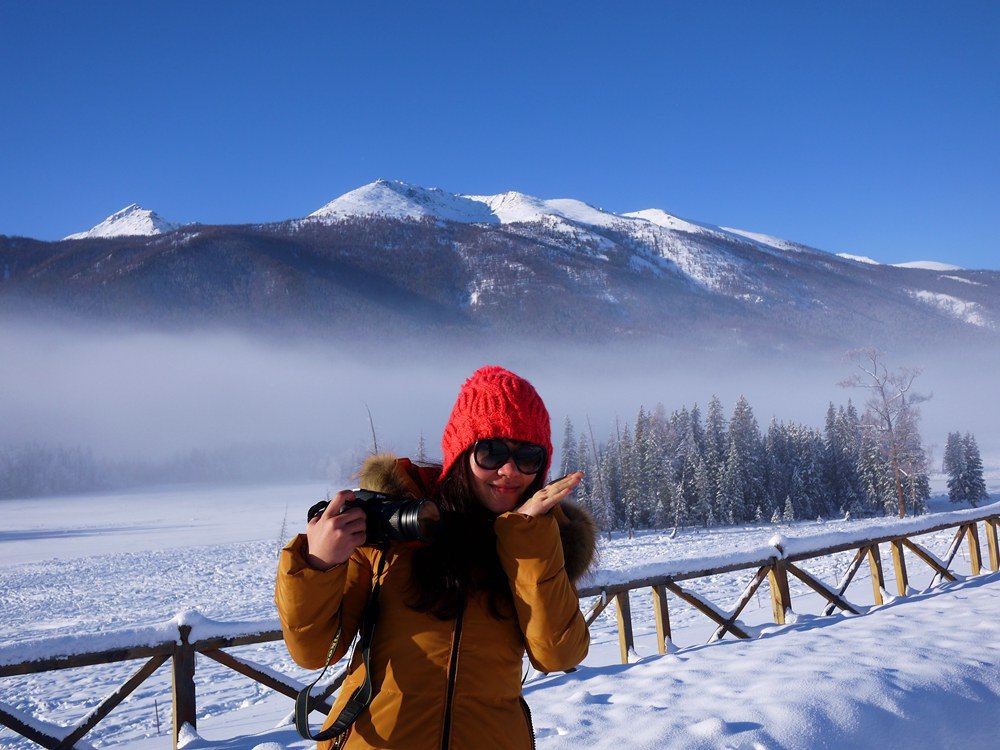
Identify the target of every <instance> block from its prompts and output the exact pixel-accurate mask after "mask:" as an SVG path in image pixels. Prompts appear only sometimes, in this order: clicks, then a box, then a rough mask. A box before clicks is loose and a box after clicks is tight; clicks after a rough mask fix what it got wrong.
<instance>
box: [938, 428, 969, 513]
mask: <svg viewBox="0 0 1000 750" xmlns="http://www.w3.org/2000/svg"><path fill="white" fill-rule="evenodd" d="M942 464H943V466H942V468H943V469H944V471H945V473H946V474H947V475H948V500H950V501H951V502H953V503H964V502H965V500H966V497H965V494H966V491H965V485H964V484H963V480H964V478H965V443H964V442H963V440H962V434H961V433H959V432H949V433H948V441H947V442H946V443H945V446H944V460H943V462H942Z"/></svg>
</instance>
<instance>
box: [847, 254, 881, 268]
mask: <svg viewBox="0 0 1000 750" xmlns="http://www.w3.org/2000/svg"><path fill="white" fill-rule="evenodd" d="M837 257H838V258H843V259H844V260H853V261H854V262H855V263H864V264H865V265H866V266H879V265H881V263H879V262H878V261H877V260H875V259H874V258H869V257H868V256H867V255H854V254H853V253H837Z"/></svg>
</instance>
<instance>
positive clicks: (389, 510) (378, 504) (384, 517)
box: [306, 490, 441, 546]
mask: <svg viewBox="0 0 1000 750" xmlns="http://www.w3.org/2000/svg"><path fill="white" fill-rule="evenodd" d="M353 492H354V501H353V502H351V501H348V502H346V503H344V507H343V509H342V510H341V511H340V512H341V513H343V512H344V511H345V510H347V509H349V508H361V510H363V511H364V512H365V541H364V544H365V545H367V546H375V545H379V544H384V543H386V542H413V541H419V542H430V541H432V540H433V539H434V534H435V532H436V530H437V526H438V522H439V521H440V520H441V511H440V510H439V509H438V507H437V505H435V504H434V503H432V502H431V501H430V500H409V499H407V498H402V497H396V496H395V495H387V494H385V493H384V492H374V491H372V490H354V491H353ZM329 504H330V501H329V500H320V501H319V502H318V503H316V504H315V505H313V506H312V507H311V508H310V509H309V512H308V513H307V514H306V517H307V518H306V520H307V522H308V521H311V520H313V518H315V517H316V516H318V515H320V514H321V513H322V512H323V511H324V510H326V506H328V505H329Z"/></svg>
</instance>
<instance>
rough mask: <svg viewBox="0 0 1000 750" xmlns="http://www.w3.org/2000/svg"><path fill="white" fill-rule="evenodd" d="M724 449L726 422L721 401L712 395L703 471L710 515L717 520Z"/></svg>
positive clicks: (706, 422) (707, 418)
mask: <svg viewBox="0 0 1000 750" xmlns="http://www.w3.org/2000/svg"><path fill="white" fill-rule="evenodd" d="M725 451H726V422H725V416H724V415H723V412H722V402H721V401H720V400H719V397H718V396H712V399H711V400H710V401H709V402H708V414H707V416H706V418H705V453H704V457H705V472H706V473H707V475H708V482H709V501H710V503H711V506H712V516H713V517H714V519H715V520H716V522H717V521H718V520H719V487H720V485H721V482H722V464H723V461H724V459H725V455H726V454H725Z"/></svg>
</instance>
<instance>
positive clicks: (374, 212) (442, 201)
mask: <svg viewBox="0 0 1000 750" xmlns="http://www.w3.org/2000/svg"><path fill="white" fill-rule="evenodd" d="M352 216H385V217H388V218H391V219H422V218H424V217H433V218H436V219H442V220H446V221H459V222H470V223H490V224H495V223H497V219H496V217H495V216H493V214H492V213H491V212H490V210H489V208H487V207H486V206H484V205H483V204H482V203H480V202H478V201H474V200H470V199H469V198H466V197H464V196H461V195H455V194H454V193H449V192H447V191H444V190H441V189H440V188H424V187H419V186H417V185H410V184H408V183H405V182H401V181H399V180H376V181H375V182H370V183H368V184H367V185H362V186H361V187H359V188H357V189H356V190H351V191H350V192H348V193H344V194H343V195H342V196H340V197H339V198H335V199H334V200H332V201H330V202H329V203H327V204H326V205H325V206H322V207H321V208H319V209H317V210H316V211H313V212H312V213H311V214H309V218H311V219H320V220H322V221H338V220H340V219H346V218H349V217H352Z"/></svg>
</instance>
